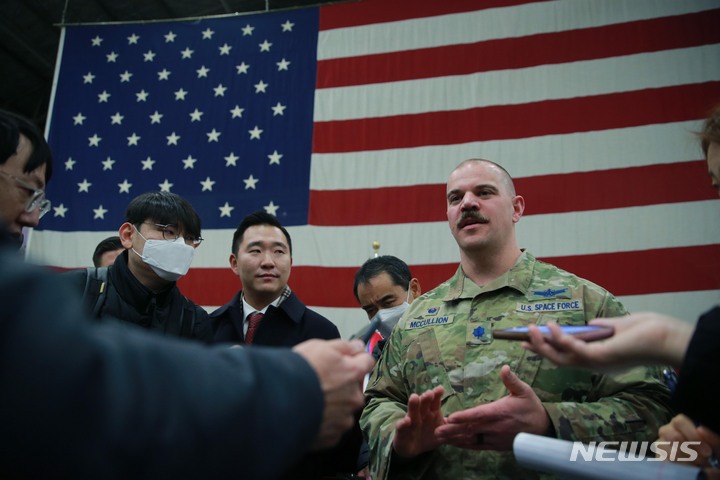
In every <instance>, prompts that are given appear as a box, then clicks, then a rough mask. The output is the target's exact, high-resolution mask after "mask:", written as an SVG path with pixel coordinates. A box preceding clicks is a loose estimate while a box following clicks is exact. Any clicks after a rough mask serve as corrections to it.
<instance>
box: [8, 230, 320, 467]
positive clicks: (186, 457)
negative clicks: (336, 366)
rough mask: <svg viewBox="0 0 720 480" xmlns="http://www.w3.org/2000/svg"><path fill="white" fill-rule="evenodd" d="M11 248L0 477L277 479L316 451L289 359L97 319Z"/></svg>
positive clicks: (311, 396) (312, 394)
mask: <svg viewBox="0 0 720 480" xmlns="http://www.w3.org/2000/svg"><path fill="white" fill-rule="evenodd" d="M0 230H1V227H0ZM0 233H1V232H0ZM1 237H2V236H1V235H0V238H1ZM7 250H8V249H3V248H0V304H2V306H3V311H2V313H0V392H2V395H0V425H2V427H1V428H0V430H1V431H2V434H1V435H0V478H53V479H65V478H68V479H90V478H98V479H100V478H101V479H104V480H114V479H118V480H120V479H128V478H133V479H153V480H158V479H165V478H167V479H189V478H202V479H228V478H243V479H246V480H247V479H272V478H277V477H278V475H279V474H280V472H282V471H284V470H286V469H287V467H288V466H289V465H291V464H293V463H294V462H295V461H297V459H298V458H299V457H300V456H301V455H302V453H303V452H304V451H305V449H306V448H307V446H308V445H309V444H310V443H312V441H313V439H314V437H315V435H316V434H317V431H318V426H319V425H320V421H321V418H322V408H323V397H322V391H321V389H320V385H319V383H318V380H317V376H316V375H315V373H314V371H313V370H312V369H311V368H310V366H309V365H308V364H307V362H305V361H304V360H302V358H301V357H300V356H298V355H297V354H295V353H293V352H292V351H290V350H288V349H264V348H259V347H258V348H252V349H249V348H242V349H228V348H209V347H206V346H204V345H202V344H199V343H197V342H185V341H179V340H177V339H173V338H168V337H161V336H158V335H151V334H148V332H147V331H145V330H142V329H136V328H121V327H119V326H118V325H117V324H115V323H114V322H91V321H89V320H88V319H87V318H86V316H85V315H84V314H83V311H82V307H81V304H80V301H79V299H78V298H76V295H74V294H73V292H72V290H71V289H70V288H68V286H67V285H66V283H67V282H66V281H63V279H62V278H60V277H59V276H58V275H51V274H49V273H47V272H43V271H42V270H41V269H39V268H35V267H31V266H29V265H26V264H24V263H23V262H22V260H21V259H20V258H18V257H19V256H18V255H17V252H16V251H15V252H8V251H7ZM15 250H16V247H15ZM268 378H272V379H273V380H274V381H272V382H268V381H267V379H268ZM208 406H212V408H208Z"/></svg>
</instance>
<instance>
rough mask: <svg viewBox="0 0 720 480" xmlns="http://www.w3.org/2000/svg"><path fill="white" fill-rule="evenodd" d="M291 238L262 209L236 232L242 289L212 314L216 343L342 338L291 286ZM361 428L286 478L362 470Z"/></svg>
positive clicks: (234, 261) (233, 261)
mask: <svg viewBox="0 0 720 480" xmlns="http://www.w3.org/2000/svg"><path fill="white" fill-rule="evenodd" d="M291 267H292V240H291V239H290V234H289V233H288V231H287V230H286V229H285V228H284V227H283V226H282V225H281V224H280V222H279V221H278V220H277V218H275V217H274V216H273V215H270V214H268V213H265V212H264V211H259V212H255V213H252V214H250V215H248V216H247V217H245V218H244V219H243V220H242V221H241V222H240V225H239V226H238V228H237V230H235V234H234V235H233V242H232V252H231V254H230V268H231V269H232V271H233V272H234V273H235V274H236V275H237V276H238V277H240V281H241V282H242V290H240V291H239V292H238V293H237V294H236V295H235V297H233V299H232V300H231V301H230V302H229V303H228V304H226V305H224V306H222V307H220V308H219V309H218V310H216V311H215V312H213V313H212V314H211V322H212V323H211V325H212V329H213V331H214V341H215V342H232V343H239V344H242V343H244V344H253V345H267V346H286V347H290V346H293V345H296V344H298V343H300V342H302V341H305V340H308V339H311V338H324V339H333V338H340V332H339V331H338V329H337V327H336V326H335V325H334V324H333V323H332V322H330V320H328V319H327V318H325V317H323V316H321V315H320V314H318V313H316V312H313V311H312V310H310V309H309V308H307V307H306V306H305V305H304V304H303V303H302V302H301V301H300V299H299V298H298V297H297V296H296V295H295V293H293V292H292V291H291V290H290V287H288V278H289V277H290V269H291ZM361 443H362V433H361V432H360V429H359V427H358V426H357V425H356V427H355V428H354V429H353V430H351V431H350V432H348V434H346V435H345V436H344V437H343V439H342V440H341V442H340V444H339V445H338V446H337V447H335V448H333V449H331V450H326V451H323V452H318V453H314V454H310V455H306V456H305V457H303V459H302V461H301V462H300V463H299V464H297V465H296V466H295V467H294V468H292V469H291V470H290V471H289V472H288V474H287V475H286V476H285V477H284V478H288V479H300V478H306V479H313V480H317V479H321V478H324V477H331V476H337V475H338V474H349V473H354V472H356V471H358V468H357V458H358V457H357V456H358V452H359V450H360V445H361Z"/></svg>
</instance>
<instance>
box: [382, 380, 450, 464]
mask: <svg viewBox="0 0 720 480" xmlns="http://www.w3.org/2000/svg"><path fill="white" fill-rule="evenodd" d="M443 393H445V389H444V388H443V387H435V388H433V389H432V390H428V391H427V392H423V393H422V395H418V394H416V393H413V394H412V395H410V398H409V399H408V410H407V414H406V415H405V417H404V418H402V419H401V420H398V422H397V423H396V424H395V437H394V438H393V449H394V450H395V453H396V454H397V455H399V456H401V457H405V458H412V457H415V456H417V455H420V454H421V453H424V452H428V451H430V450H433V449H435V448H436V447H437V446H438V445H440V442H439V441H438V439H437V438H436V437H435V428H437V427H438V426H440V425H443V424H444V423H445V419H444V418H443V414H442V410H441V409H440V401H441V400H442V396H443Z"/></svg>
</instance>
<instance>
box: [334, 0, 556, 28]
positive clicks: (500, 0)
mask: <svg viewBox="0 0 720 480" xmlns="http://www.w3.org/2000/svg"><path fill="white" fill-rule="evenodd" d="M545 1H548V0H483V1H482V2H478V1H477V0H453V1H452V2H438V1H437V0H414V1H413V2H412V4H411V5H408V4H407V3H405V2H397V1H388V0H362V1H359V2H350V3H342V4H337V5H328V6H324V7H321V8H320V30H331V29H333V28H343V27H355V26H358V25H367V24H373V23H384V22H395V21H402V20H411V19H414V18H427V17H434V16H436V15H447V14H451V13H465V12H474V11H477V10H486V9H489V8H498V7H512V6H516V5H524V4H526V3H540V2H545Z"/></svg>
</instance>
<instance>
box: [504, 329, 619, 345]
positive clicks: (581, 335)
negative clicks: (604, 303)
mask: <svg viewBox="0 0 720 480" xmlns="http://www.w3.org/2000/svg"><path fill="white" fill-rule="evenodd" d="M558 327H560V331H562V332H563V333H566V334H568V335H572V336H573V337H575V338H578V339H580V340H583V341H586V342H594V341H596V340H602V339H603V338H608V337H612V336H613V334H614V333H615V330H614V329H613V328H612V327H603V326H599V325H558ZM537 328H538V330H540V333H542V334H543V336H545V337H550V329H549V328H548V327H547V326H546V325H537ZM492 333H493V338H495V339H498V340H520V341H525V342H529V341H530V332H529V330H528V327H513V328H505V329H502V330H493V332H492Z"/></svg>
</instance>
